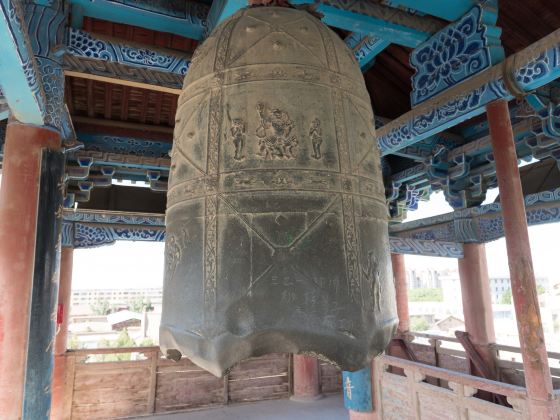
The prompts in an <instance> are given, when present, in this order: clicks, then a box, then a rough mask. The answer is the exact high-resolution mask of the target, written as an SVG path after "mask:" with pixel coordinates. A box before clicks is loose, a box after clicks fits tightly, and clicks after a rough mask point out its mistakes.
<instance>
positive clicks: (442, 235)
mask: <svg viewBox="0 0 560 420" xmlns="http://www.w3.org/2000/svg"><path fill="white" fill-rule="evenodd" d="M525 213H526V217H527V224H528V225H529V226H537V225H542V224H547V223H556V222H560V188H556V189H554V190H549V191H542V192H539V193H536V194H529V195H527V196H525ZM389 235H390V239H391V240H392V241H395V239H396V238H398V239H403V240H407V241H408V240H409V239H413V240H420V238H422V239H423V240H425V239H426V238H430V239H431V240H432V241H433V242H440V241H441V242H447V241H454V242H459V243H486V242H490V241H494V240H496V239H499V238H502V237H503V236H504V235H505V233H504V226H503V216H502V207H501V204H500V203H491V204H486V205H483V206H478V207H471V208H467V209H462V210H455V211H453V212H450V213H445V214H441V215H438V216H432V217H428V218H425V219H420V220H414V221H412V222H406V223H398V224H394V225H391V226H390V227H389ZM392 252H393V251H392Z"/></svg>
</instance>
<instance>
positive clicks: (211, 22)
mask: <svg viewBox="0 0 560 420" xmlns="http://www.w3.org/2000/svg"><path fill="white" fill-rule="evenodd" d="M248 4H249V1H248V0H213V1H212V6H211V7H210V11H209V12H208V17H207V18H206V21H207V22H208V26H207V34H210V32H212V31H213V30H214V28H215V27H216V26H218V25H219V24H220V23H222V22H223V21H224V20H226V19H227V18H228V17H230V16H231V15H233V14H234V13H235V12H237V11H238V10H239V9H242V8H244V7H246V6H247V5H248Z"/></svg>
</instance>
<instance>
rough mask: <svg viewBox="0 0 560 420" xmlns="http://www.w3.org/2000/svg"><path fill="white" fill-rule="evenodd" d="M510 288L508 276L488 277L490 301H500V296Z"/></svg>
mask: <svg viewBox="0 0 560 420" xmlns="http://www.w3.org/2000/svg"><path fill="white" fill-rule="evenodd" d="M508 290H511V283H510V280H509V277H492V278H491V279H490V296H491V298H492V303H501V302H502V296H503V295H504V293H506V292H507V291H508Z"/></svg>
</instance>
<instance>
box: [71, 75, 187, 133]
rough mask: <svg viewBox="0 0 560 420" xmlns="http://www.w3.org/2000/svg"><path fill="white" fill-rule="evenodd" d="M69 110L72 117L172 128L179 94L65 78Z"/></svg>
mask: <svg viewBox="0 0 560 420" xmlns="http://www.w3.org/2000/svg"><path fill="white" fill-rule="evenodd" d="M66 95H67V98H66V100H67V104H68V110H69V111H70V114H71V115H72V116H76V117H88V118H93V119H105V120H112V121H123V122H129V123H138V124H148V125H154V126H167V127H173V126H174V125H175V111H176V110H177V99H178V96H177V95H173V94H171V93H164V92H157V91H153V90H147V89H140V88H135V87H130V86H123V85H116V84H112V83H106V82H101V81H97V80H91V79H82V78H77V77H66Z"/></svg>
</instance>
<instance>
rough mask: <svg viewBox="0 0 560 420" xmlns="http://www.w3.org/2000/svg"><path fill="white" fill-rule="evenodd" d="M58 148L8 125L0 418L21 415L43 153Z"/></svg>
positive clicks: (0, 281)
mask: <svg viewBox="0 0 560 420" xmlns="http://www.w3.org/2000/svg"><path fill="white" fill-rule="evenodd" d="M59 146H60V136H59V134H58V133H57V132H55V131H53V130H51V129H48V128H42V127H36V126H31V125H24V124H19V123H16V122H12V123H10V124H8V128H7V131H6V143H5V146H4V160H3V163H2V165H3V168H2V188H1V191H0V291H1V292H0V372H1V374H0V413H2V414H1V416H2V417H3V418H6V419H19V418H21V417H22V415H23V394H24V380H25V371H26V359H27V349H28V343H29V323H30V310H29V308H30V303H31V290H32V284H33V271H34V261H35V238H36V232H37V212H38V196H39V175H40V170H41V155H42V150H43V148H53V149H56V148H58V147H59Z"/></svg>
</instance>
